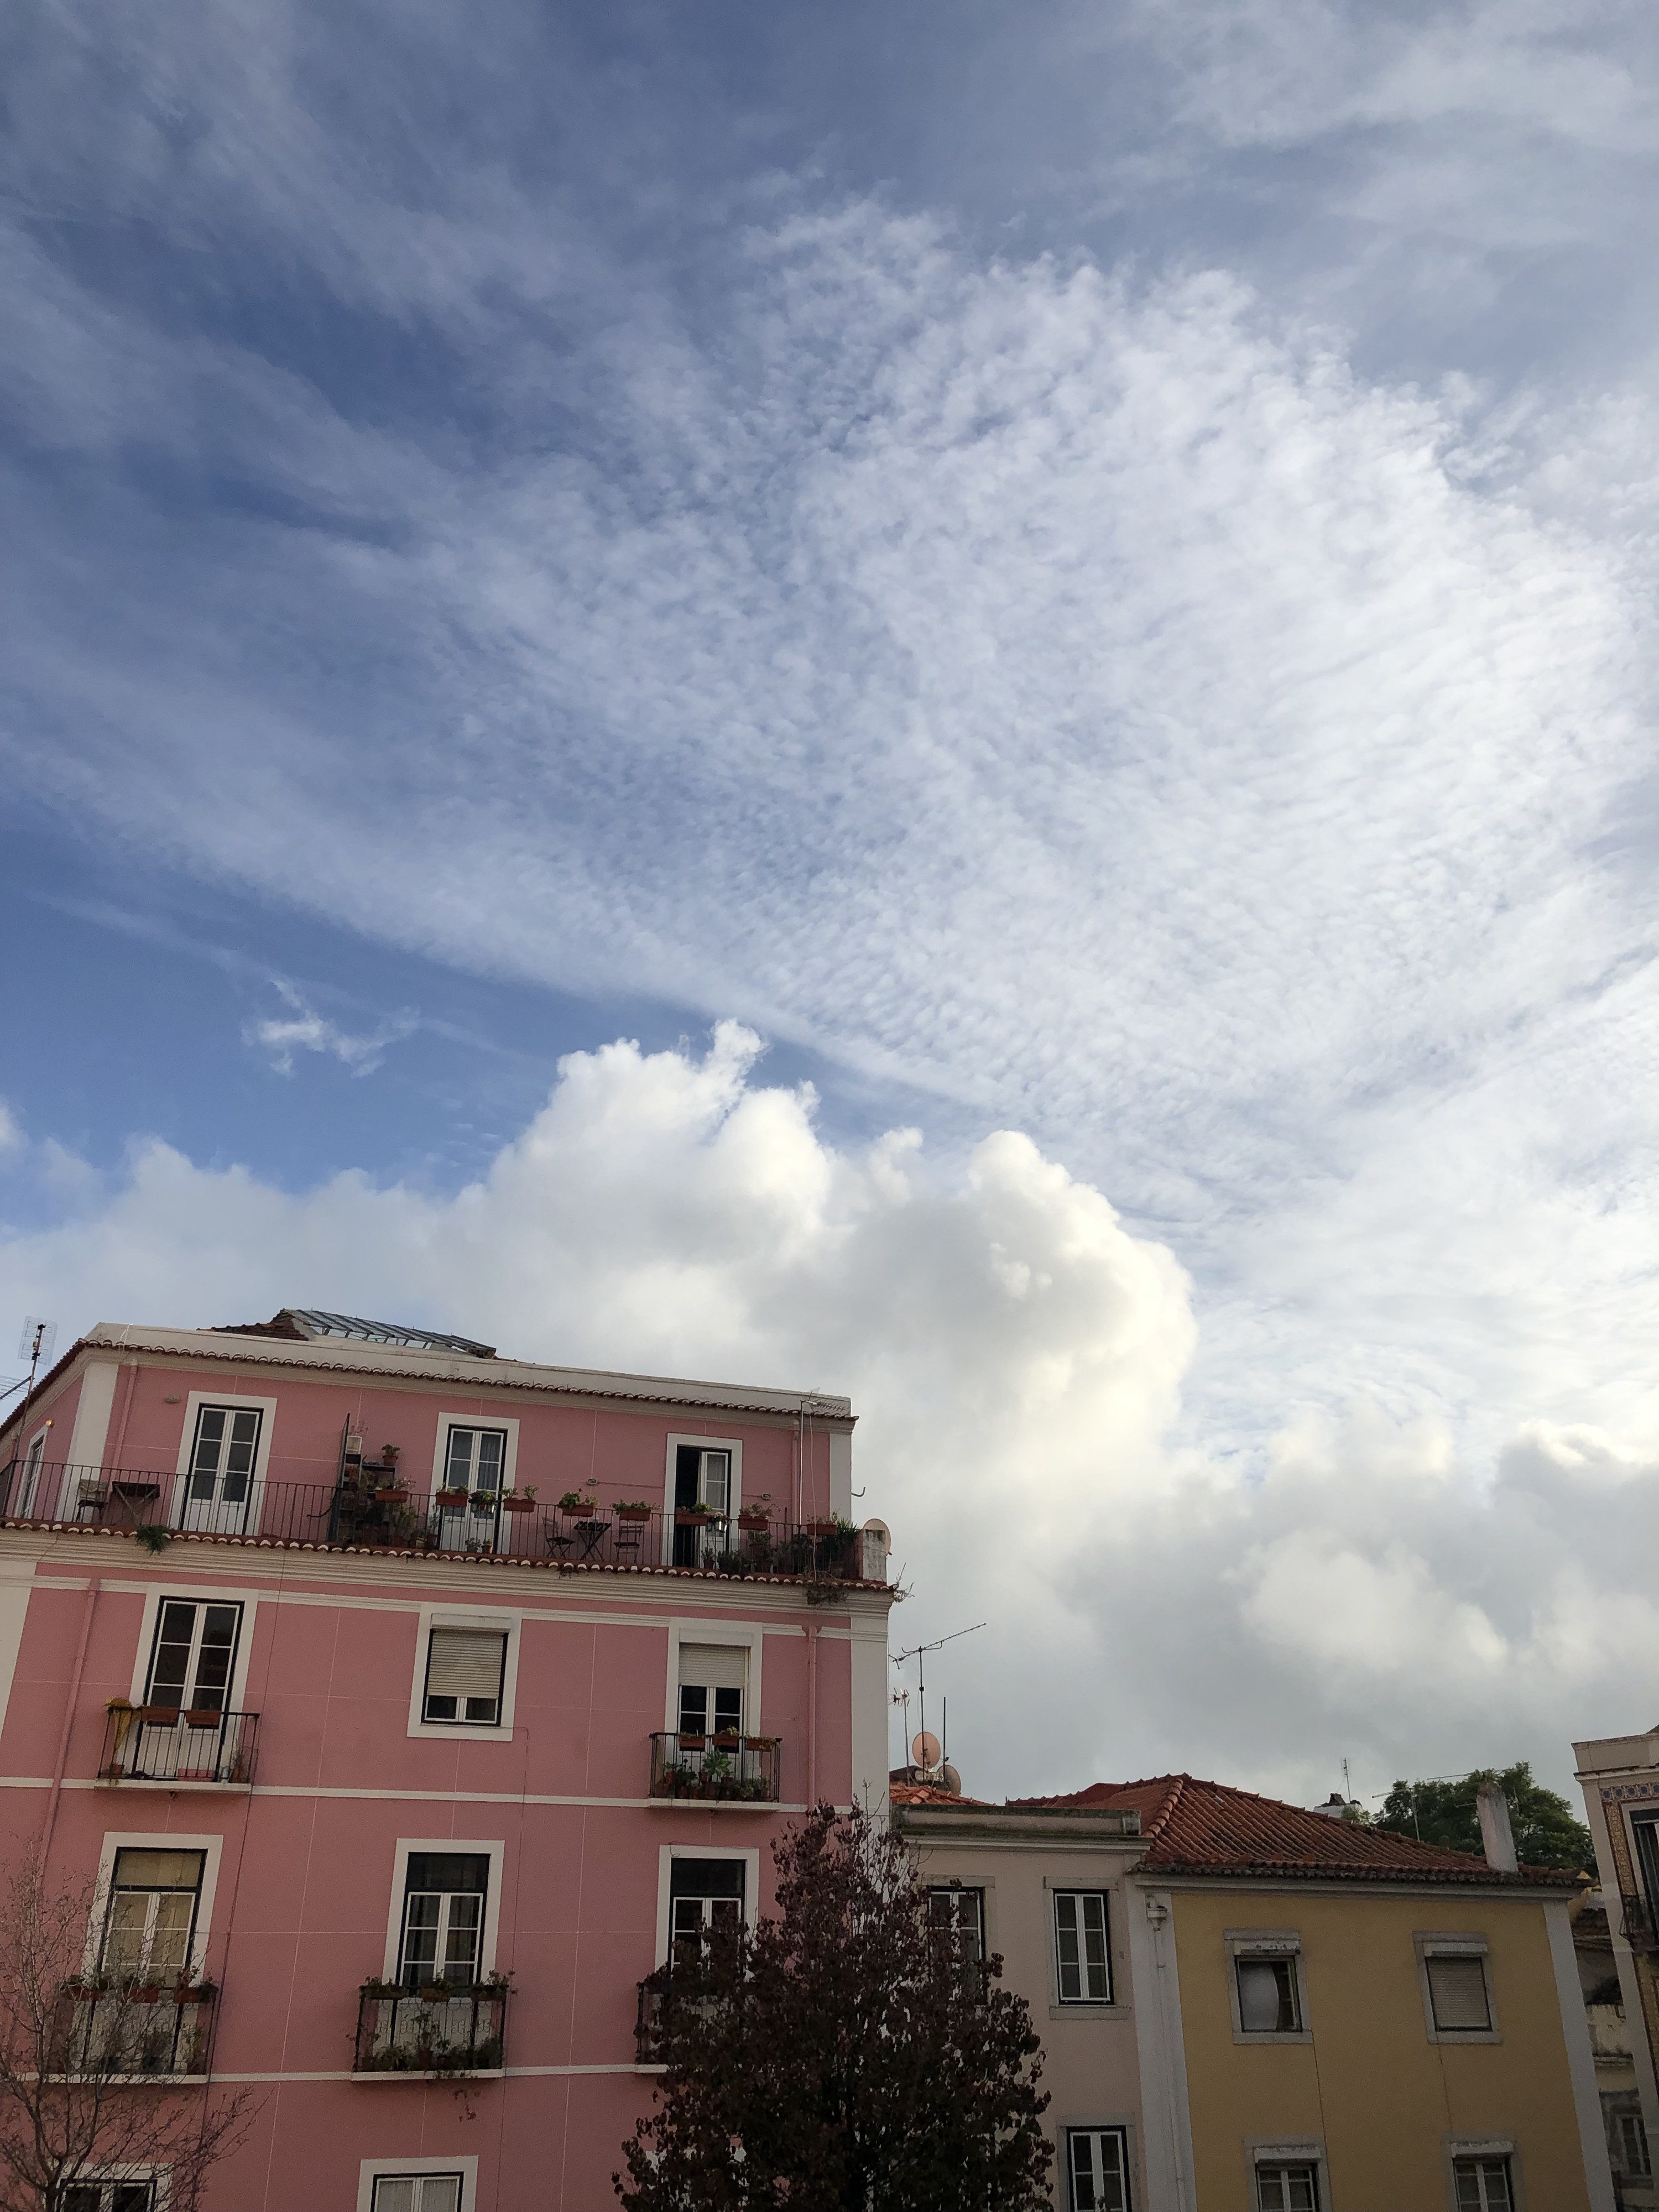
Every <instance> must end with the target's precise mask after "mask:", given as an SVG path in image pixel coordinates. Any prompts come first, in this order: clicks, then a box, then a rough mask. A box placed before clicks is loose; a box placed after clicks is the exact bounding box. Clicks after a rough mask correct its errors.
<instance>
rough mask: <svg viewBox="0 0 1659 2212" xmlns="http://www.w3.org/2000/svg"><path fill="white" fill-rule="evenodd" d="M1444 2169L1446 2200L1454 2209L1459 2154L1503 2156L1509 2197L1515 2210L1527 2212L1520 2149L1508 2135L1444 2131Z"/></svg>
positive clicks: (1451, 2211) (1455, 2204)
mask: <svg viewBox="0 0 1659 2212" xmlns="http://www.w3.org/2000/svg"><path fill="white" fill-rule="evenodd" d="M1441 2145H1442V2152H1443V2158H1444V2161H1445V2169H1446V2203H1447V2205H1448V2207H1449V2212H1458V2206H1457V2161H1458V2160H1459V2159H1460V2158H1506V2159H1508V2160H1509V2162H1510V2200H1511V2202H1512V2203H1513V2205H1514V2208H1515V2212H1527V2184H1526V2177H1525V2175H1524V2174H1523V2173H1522V2171H1521V2151H1520V2147H1519V2145H1518V2144H1517V2143H1516V2139H1515V2137H1514V2136H1512V2135H1493V2136H1471V2135H1462V2136H1460V2135H1446V2136H1443V2137H1442V2138H1441Z"/></svg>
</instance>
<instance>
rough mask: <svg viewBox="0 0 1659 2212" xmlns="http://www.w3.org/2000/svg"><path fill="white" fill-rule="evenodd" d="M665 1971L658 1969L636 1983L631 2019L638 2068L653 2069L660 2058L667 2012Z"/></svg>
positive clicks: (660, 1967) (666, 1971)
mask: <svg viewBox="0 0 1659 2212" xmlns="http://www.w3.org/2000/svg"><path fill="white" fill-rule="evenodd" d="M668 1979H669V1977H668V1969H667V1967H666V1966H659V1967H658V1969H657V1971H656V1972H655V1973H654V1974H647V1976H646V1978H645V1979H644V1980H643V1981H642V1982H641V1984H640V2001H639V2009H638V2011H637V2012H636V2013H635V2016H634V2050H635V2056H636V2057H637V2058H638V2060H639V2062H640V2063H641V2066H654V2065H656V2064H657V2063H659V2061H660V2059H661V2057H662V2042H663V2022H664V2018H665V2015H666V2013H667V2010H668Z"/></svg>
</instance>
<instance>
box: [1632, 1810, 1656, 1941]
mask: <svg viewBox="0 0 1659 2212" xmlns="http://www.w3.org/2000/svg"><path fill="white" fill-rule="evenodd" d="M1630 1829H1631V1839H1632V1842H1633V1843H1634V1844H1635V1845H1636V1863H1637V1865H1638V1867H1639V1868H1640V1869H1641V1870H1642V1885H1643V1887H1644V1889H1645V1890H1646V1891H1647V1893H1648V1911H1650V1913H1651V1914H1652V1915H1653V1917H1654V1918H1655V1920H1656V1922H1659V1817H1656V1816H1651V1815H1650V1817H1649V1818H1648V1819H1646V1820H1632V1822H1631V1824H1630Z"/></svg>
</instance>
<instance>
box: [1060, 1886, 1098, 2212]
mask: <svg viewBox="0 0 1659 2212" xmlns="http://www.w3.org/2000/svg"><path fill="white" fill-rule="evenodd" d="M1106 1926H1107V1923H1106V1893H1105V1891H1104V1890H1102V1889H1057V1890H1056V1891H1055V1892H1054V1965H1055V1968H1056V1972H1057V1978H1058V1982H1059V1986H1060V2002H1061V2004H1110V2002H1112V1970H1111V1965H1110V1960H1109V1953H1108V1950H1107V1945H1106ZM1109 2201H1110V2200H1109V2199H1107V2198H1102V2199H1101V2202H1102V2203H1108V2202H1109Z"/></svg>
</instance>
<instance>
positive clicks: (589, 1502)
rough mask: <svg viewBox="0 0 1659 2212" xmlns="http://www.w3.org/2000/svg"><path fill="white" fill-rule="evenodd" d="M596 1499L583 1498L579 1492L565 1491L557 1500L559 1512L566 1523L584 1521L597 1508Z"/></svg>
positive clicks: (597, 1500) (597, 1502) (597, 1501)
mask: <svg viewBox="0 0 1659 2212" xmlns="http://www.w3.org/2000/svg"><path fill="white" fill-rule="evenodd" d="M598 1508H599V1499H598V1498H587V1497H585V1496H584V1495H583V1494H582V1492H580V1490H567V1491H566V1492H565V1493H564V1496H563V1497H562V1498H561V1499H560V1500H559V1510H560V1512H561V1513H562V1514H563V1515H564V1516H565V1518H566V1519H567V1520H568V1521H585V1520H586V1518H587V1516H588V1515H589V1514H590V1513H592V1512H595V1511H597V1510H598Z"/></svg>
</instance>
